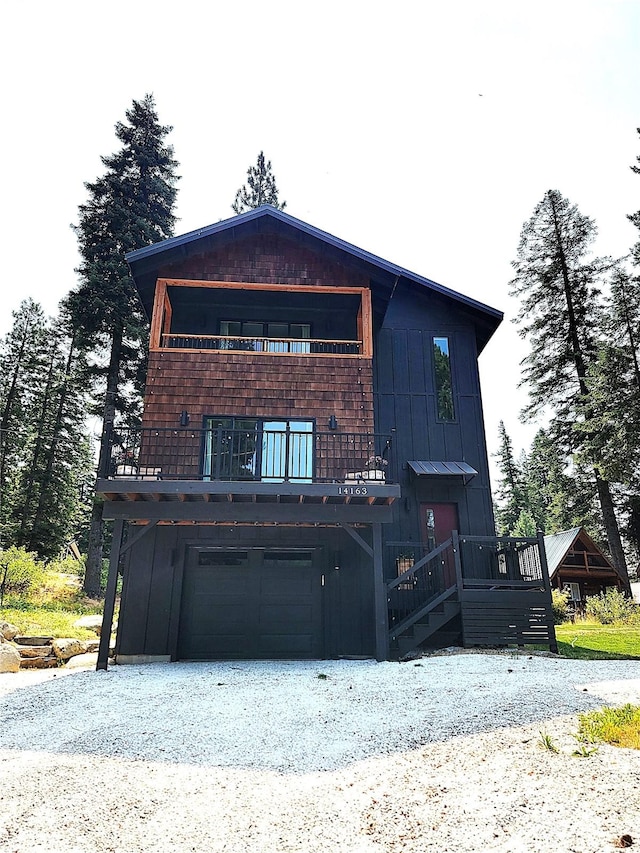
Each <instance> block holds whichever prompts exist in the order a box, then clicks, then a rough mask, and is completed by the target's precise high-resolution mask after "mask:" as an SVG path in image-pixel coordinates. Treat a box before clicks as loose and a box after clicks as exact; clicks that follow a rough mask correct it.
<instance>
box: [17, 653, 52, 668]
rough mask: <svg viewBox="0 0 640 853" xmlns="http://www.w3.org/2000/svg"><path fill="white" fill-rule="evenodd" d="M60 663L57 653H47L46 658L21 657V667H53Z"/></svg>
mask: <svg viewBox="0 0 640 853" xmlns="http://www.w3.org/2000/svg"><path fill="white" fill-rule="evenodd" d="M58 664H59V661H58V658H57V657H56V656H55V655H47V656H46V657H44V658H20V669H51V667H54V666H58Z"/></svg>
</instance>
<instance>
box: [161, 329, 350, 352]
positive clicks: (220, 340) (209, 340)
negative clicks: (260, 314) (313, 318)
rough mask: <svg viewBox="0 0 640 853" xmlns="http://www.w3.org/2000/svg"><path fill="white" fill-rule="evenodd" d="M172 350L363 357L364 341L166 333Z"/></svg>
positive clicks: (164, 341) (165, 341) (164, 340)
mask: <svg viewBox="0 0 640 853" xmlns="http://www.w3.org/2000/svg"><path fill="white" fill-rule="evenodd" d="M162 346H163V347H165V348H168V349H200V350H201V349H206V350H214V351H216V352H225V351H228V350H231V351H237V352H261V353H287V354H290V355H361V354H362V350H363V348H362V341H345V340H324V339H321V338H267V337H259V338H254V337H237V336H234V335H182V334H181V335H175V334H163V335H162Z"/></svg>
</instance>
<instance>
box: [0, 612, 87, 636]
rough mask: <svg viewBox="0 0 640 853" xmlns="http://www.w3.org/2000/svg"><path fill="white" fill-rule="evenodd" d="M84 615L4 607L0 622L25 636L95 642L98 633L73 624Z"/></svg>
mask: <svg viewBox="0 0 640 853" xmlns="http://www.w3.org/2000/svg"><path fill="white" fill-rule="evenodd" d="M82 615H84V614H83V612H82V611H81V610H63V609H53V608H51V607H28V606H25V607H19V608H18V607H3V608H2V609H0V621H3V622H10V623H11V624H12V625H15V626H16V628H17V629H18V631H19V632H20V634H23V635H25V636H31V637H33V636H36V637H37V636H44V637H76V638H77V639H78V640H95V638H96V632H95V631H88V630H87V629H86V628H75V627H74V625H73V623H74V622H75V621H76V619H79V618H80V617H81V616H82Z"/></svg>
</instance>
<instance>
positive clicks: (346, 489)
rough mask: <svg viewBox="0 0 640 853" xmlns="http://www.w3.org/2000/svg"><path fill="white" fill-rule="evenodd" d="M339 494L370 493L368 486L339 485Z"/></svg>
mask: <svg viewBox="0 0 640 853" xmlns="http://www.w3.org/2000/svg"><path fill="white" fill-rule="evenodd" d="M338 494H339V495H366V494H368V491H367V487H366V486H339V487H338Z"/></svg>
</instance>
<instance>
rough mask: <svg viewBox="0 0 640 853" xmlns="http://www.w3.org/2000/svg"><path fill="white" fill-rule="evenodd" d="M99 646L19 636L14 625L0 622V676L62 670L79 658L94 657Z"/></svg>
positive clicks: (77, 641) (91, 643)
mask: <svg viewBox="0 0 640 853" xmlns="http://www.w3.org/2000/svg"><path fill="white" fill-rule="evenodd" d="M98 618H99V617H98ZM94 619H95V617H94ZM100 621H101V620H100ZM99 644H100V640H99V639H97V638H96V639H95V640H76V639H74V638H71V637H70V638H63V639H60V638H54V637H50V636H49V637H34V636H30V637H27V636H19V634H18V629H17V628H16V627H15V625H11V624H10V623H9V622H0V673H1V672H18V670H20V669H46V668H48V667H55V666H62V665H63V664H66V663H67V662H68V661H71V660H72V659H73V658H76V657H78V656H79V655H86V654H94V653H95V652H97V651H98V646H99Z"/></svg>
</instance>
